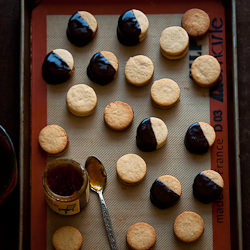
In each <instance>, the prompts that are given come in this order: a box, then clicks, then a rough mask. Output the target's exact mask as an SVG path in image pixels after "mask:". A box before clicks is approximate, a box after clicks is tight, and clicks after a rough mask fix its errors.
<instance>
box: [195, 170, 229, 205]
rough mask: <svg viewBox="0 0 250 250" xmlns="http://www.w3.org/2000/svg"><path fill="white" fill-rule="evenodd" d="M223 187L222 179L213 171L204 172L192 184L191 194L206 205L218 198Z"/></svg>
mask: <svg viewBox="0 0 250 250" xmlns="http://www.w3.org/2000/svg"><path fill="white" fill-rule="evenodd" d="M223 187H224V181H223V178H222V177H221V175H220V174H219V173H217V172H216V171H214V170H211V169H209V170H204V171H202V172H201V173H199V174H198V175H197V176H196V177H195V179H194V182H193V194H194V196H195V198H196V199H197V200H199V201H200V202H202V203H205V204H208V203H210V202H213V201H215V200H216V199H217V198H219V197H220V194H221V192H222V190H223Z"/></svg>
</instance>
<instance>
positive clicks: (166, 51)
mask: <svg viewBox="0 0 250 250" xmlns="http://www.w3.org/2000/svg"><path fill="white" fill-rule="evenodd" d="M188 46H189V37H188V34H187V32H186V31H185V30H184V29H183V28H182V27H179V26H171V27H168V28H166V29H164V30H163V31H162V33H161V36H160V48H161V53H162V55H163V56H164V57H166V58H167V59H170V60H175V59H180V58H182V57H184V56H185V55H186V53H187V51H188Z"/></svg>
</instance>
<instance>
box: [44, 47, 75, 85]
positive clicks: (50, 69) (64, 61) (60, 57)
mask: <svg viewBox="0 0 250 250" xmlns="http://www.w3.org/2000/svg"><path fill="white" fill-rule="evenodd" d="M73 72H74V59H73V56H72V55H71V53H70V52H69V51H67V50H65V49H55V50H52V51H51V52H49V53H48V54H47V56H46V57H45V59H44V61H43V66H42V74H43V79H44V80H45V81H46V82H47V83H50V84H58V83H63V82H66V81H67V80H68V79H69V78H70V76H71V75H72V73H73Z"/></svg>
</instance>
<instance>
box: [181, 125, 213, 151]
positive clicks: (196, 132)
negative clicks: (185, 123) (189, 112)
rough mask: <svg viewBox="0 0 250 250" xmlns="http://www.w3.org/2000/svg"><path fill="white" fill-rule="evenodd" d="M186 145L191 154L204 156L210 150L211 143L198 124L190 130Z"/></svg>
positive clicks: (185, 141)
mask: <svg viewBox="0 0 250 250" xmlns="http://www.w3.org/2000/svg"><path fill="white" fill-rule="evenodd" d="M184 143H185V146H186V148H187V150H188V151H189V152H190V153H195V154H204V153H206V152H207V151H208V149H209V143H208V141H207V139H206V137H205V135H204V133H203V131H202V129H201V126H200V124H199V123H198V122H196V123H194V124H192V125H191V126H190V127H189V128H188V130H187V133H186V135H185V140H184Z"/></svg>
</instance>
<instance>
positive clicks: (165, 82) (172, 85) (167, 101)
mask: <svg viewBox="0 0 250 250" xmlns="http://www.w3.org/2000/svg"><path fill="white" fill-rule="evenodd" d="M179 98H180V88H179V86H178V84H177V83H176V82H175V81H173V80H171V79H168V78H163V79H160V80H157V81H155V82H154V83H153V85H152V87H151V100H152V101H153V104H154V105H155V106H156V107H158V108H161V109H167V108H170V107H172V106H173V105H174V104H175V103H176V102H178V101H179Z"/></svg>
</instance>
